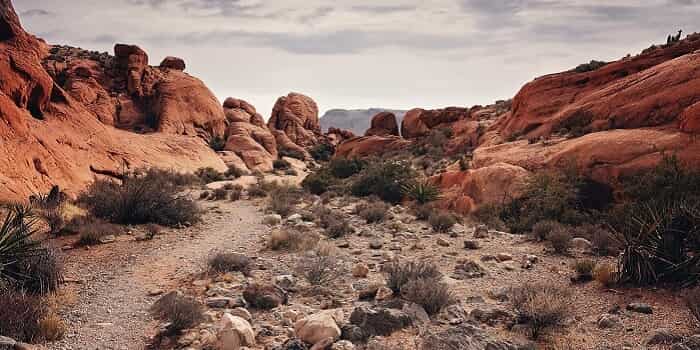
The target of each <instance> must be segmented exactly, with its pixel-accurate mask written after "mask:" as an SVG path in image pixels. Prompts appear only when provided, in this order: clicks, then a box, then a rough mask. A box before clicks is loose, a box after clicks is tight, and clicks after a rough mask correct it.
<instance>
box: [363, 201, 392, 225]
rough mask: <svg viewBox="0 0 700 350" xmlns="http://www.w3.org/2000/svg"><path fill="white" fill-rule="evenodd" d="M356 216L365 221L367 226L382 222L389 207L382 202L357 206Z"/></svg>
mask: <svg viewBox="0 0 700 350" xmlns="http://www.w3.org/2000/svg"><path fill="white" fill-rule="evenodd" d="M356 211H357V214H358V215H359V216H360V217H361V218H363V219H365V222H367V223H368V224H372V223H376V222H381V221H384V218H385V217H386V214H387V212H388V211H389V205H388V204H386V203H383V202H372V203H368V204H365V205H358V206H357V208H356Z"/></svg>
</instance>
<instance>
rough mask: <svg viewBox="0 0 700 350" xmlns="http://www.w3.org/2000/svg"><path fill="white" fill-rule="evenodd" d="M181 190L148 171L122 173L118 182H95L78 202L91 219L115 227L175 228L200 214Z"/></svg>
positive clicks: (189, 222) (191, 221)
mask: <svg viewBox="0 0 700 350" xmlns="http://www.w3.org/2000/svg"><path fill="white" fill-rule="evenodd" d="M181 190H182V187H181V186H178V185H177V184H174V183H172V182H170V181H168V179H166V178H162V177H159V176H158V174H157V173H154V172H152V171H150V170H149V171H146V172H134V173H128V174H125V175H124V176H123V179H122V180H121V182H117V181H112V180H101V179H98V180H96V181H95V182H93V183H92V184H91V185H90V186H88V188H87V189H86V190H85V192H83V193H82V194H81V195H80V197H79V199H78V202H79V203H81V204H83V205H84V206H85V207H86V208H87V209H88V211H90V213H91V214H92V215H94V216H95V217H98V218H102V219H105V220H108V221H110V222H113V223H117V224H147V223H156V224H160V225H163V226H177V225H182V224H191V223H194V222H197V221H198V220H199V218H200V215H201V212H200V210H199V208H198V207H197V205H196V204H195V202H194V201H192V200H191V199H190V198H189V197H188V196H186V195H182V194H181V193H180V192H181Z"/></svg>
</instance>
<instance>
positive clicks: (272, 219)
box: [263, 214, 282, 226]
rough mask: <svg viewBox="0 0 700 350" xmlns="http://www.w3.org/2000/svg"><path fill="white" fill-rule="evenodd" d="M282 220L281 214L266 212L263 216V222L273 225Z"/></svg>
mask: <svg viewBox="0 0 700 350" xmlns="http://www.w3.org/2000/svg"><path fill="white" fill-rule="evenodd" d="M281 221H282V216H281V215H278V214H268V215H265V216H263V224H265V225H270V226H274V225H277V224H279V223H280V222H281Z"/></svg>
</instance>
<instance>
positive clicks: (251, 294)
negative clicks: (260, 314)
mask: <svg viewBox="0 0 700 350" xmlns="http://www.w3.org/2000/svg"><path fill="white" fill-rule="evenodd" d="M243 298H244V299H245V301H246V302H247V303H248V304H250V305H251V306H252V307H255V308H258V309H274V308H276V307H278V306H280V305H282V304H286V303H287V293H286V292H285V291H284V290H282V289H281V288H279V287H277V286H275V285H271V284H259V283H251V284H249V285H248V286H247V287H246V288H245V290H244V291H243Z"/></svg>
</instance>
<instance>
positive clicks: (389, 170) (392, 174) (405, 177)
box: [350, 161, 414, 203]
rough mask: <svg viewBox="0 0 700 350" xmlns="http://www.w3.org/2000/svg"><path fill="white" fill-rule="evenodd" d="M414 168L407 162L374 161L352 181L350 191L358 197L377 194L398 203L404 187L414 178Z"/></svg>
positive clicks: (387, 200) (388, 200) (401, 197)
mask: <svg viewBox="0 0 700 350" xmlns="http://www.w3.org/2000/svg"><path fill="white" fill-rule="evenodd" d="M413 177H414V176H413V169H411V167H410V166H409V165H408V164H407V163H405V162H400V161H399V162H394V161H387V162H378V161H377V162H373V163H371V164H369V165H368V166H367V167H366V168H365V169H364V170H363V171H362V172H361V173H360V174H359V175H358V178H357V179H356V180H355V181H354V182H353V183H352V185H351V188H350V191H351V192H352V194H353V195H355V196H358V197H367V196H370V195H376V196H378V197H379V198H381V199H382V200H383V201H386V202H390V203H398V202H400V201H401V200H402V199H403V191H402V187H403V185H404V184H406V183H407V182H408V181H409V180H411V179H412V178H413Z"/></svg>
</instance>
